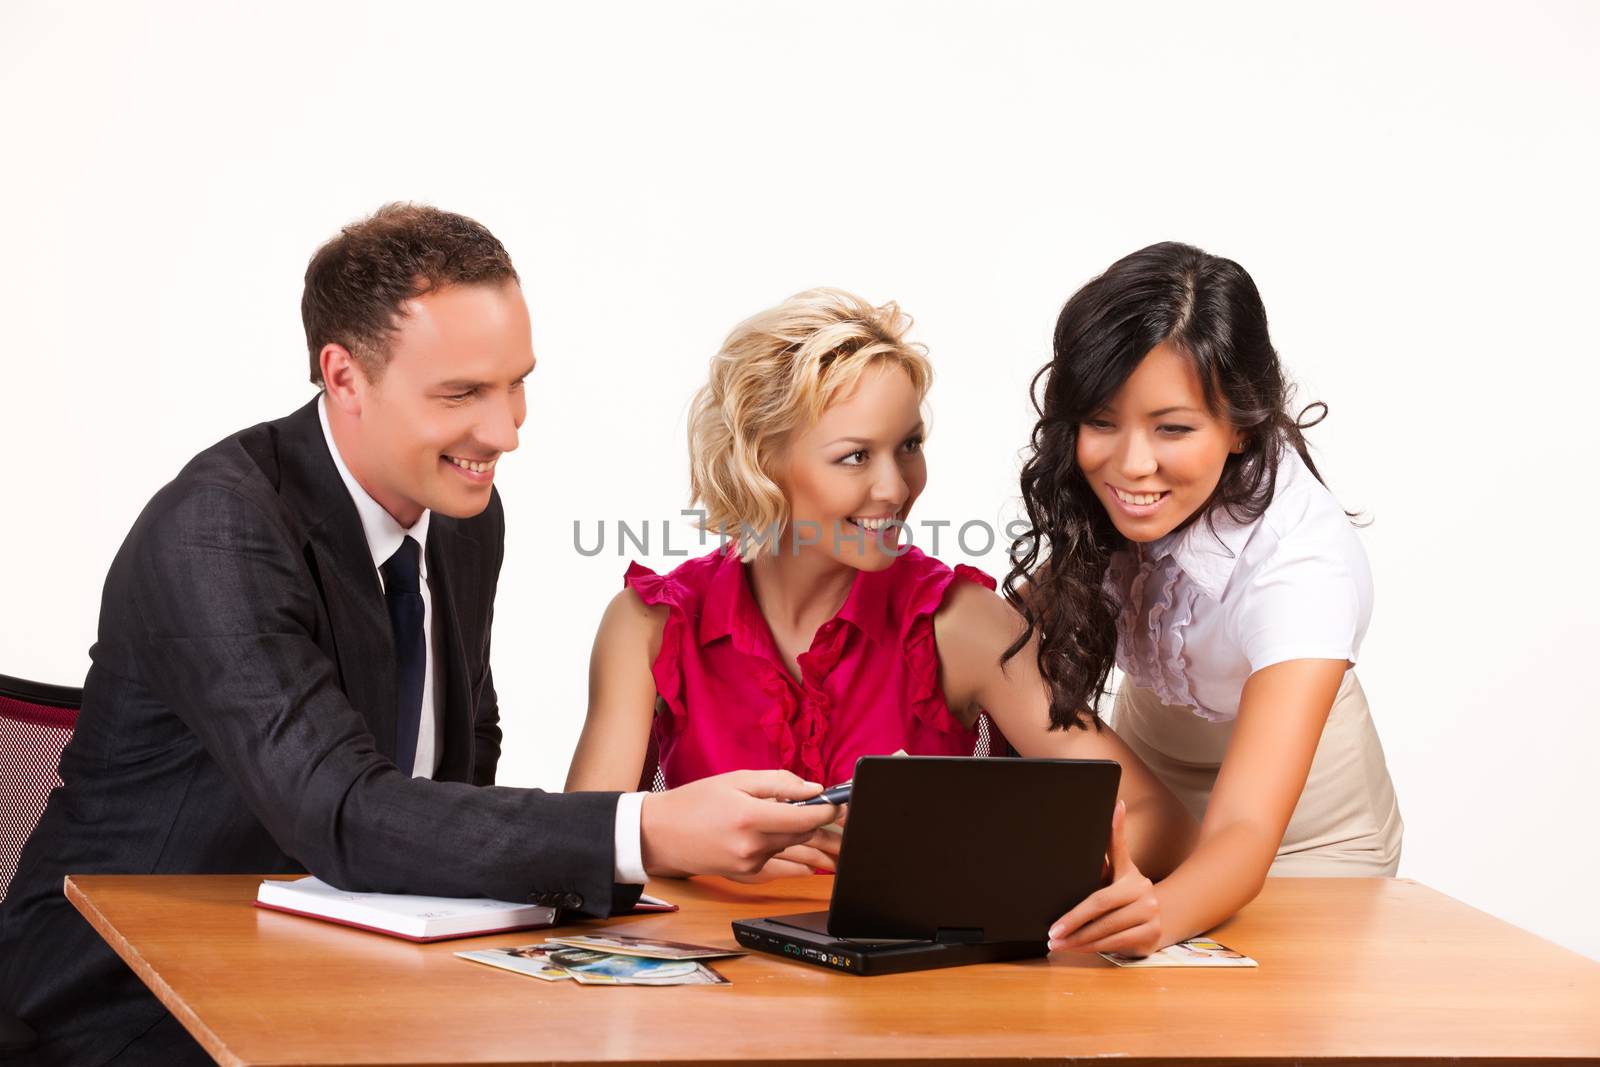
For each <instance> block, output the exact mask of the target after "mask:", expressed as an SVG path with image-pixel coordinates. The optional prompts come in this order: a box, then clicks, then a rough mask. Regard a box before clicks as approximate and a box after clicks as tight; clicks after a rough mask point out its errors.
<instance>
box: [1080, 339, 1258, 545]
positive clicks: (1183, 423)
mask: <svg viewBox="0 0 1600 1067" xmlns="http://www.w3.org/2000/svg"><path fill="white" fill-rule="evenodd" d="M1242 450H1243V443H1242V438H1241V435H1240V434H1239V432H1238V431H1237V430H1236V429H1234V427H1233V426H1232V425H1230V424H1229V423H1228V422H1227V420H1226V419H1222V418H1218V417H1217V416H1215V415H1213V414H1212V413H1211V412H1210V411H1209V410H1208V409H1207V407H1206V399H1205V393H1204V392H1203V391H1202V390H1201V388H1200V377H1199V375H1198V374H1196V373H1195V369H1194V364H1193V363H1192V362H1190V360H1189V358H1188V357H1187V356H1185V355H1184V353H1183V352H1182V351H1181V350H1180V349H1178V348H1177V347H1175V346H1173V345H1170V344H1161V345H1157V346H1156V347H1155V348H1152V349H1151V350H1150V353H1149V354H1148V355H1147V356H1145V357H1144V359H1143V360H1142V361H1140V363H1139V366H1138V367H1136V368H1135V369H1134V372H1133V373H1132V374H1131V375H1129V376H1128V380H1127V381H1125V382H1123V383H1122V388H1121V389H1118V390H1117V392H1116V394H1115V395H1114V396H1112V398H1111V401H1110V403H1108V404H1107V405H1106V406H1105V407H1104V408H1102V409H1101V410H1099V411H1097V412H1095V413H1094V414H1093V415H1091V416H1090V417H1089V418H1088V419H1087V420H1085V421H1084V422H1082V423H1081V424H1079V427H1078V467H1079V469H1081V470H1082V471H1083V473H1084V477H1086V478H1087V479H1088V480H1089V484H1090V485H1091V486H1092V487H1093V488H1094V492H1095V495H1096V496H1098V497H1099V498H1100V503H1101V504H1102V505H1103V506H1104V507H1105V509H1106V511H1107V513H1109V514H1110V516H1111V521H1112V523H1113V524H1115V525H1116V528H1117V530H1118V532H1120V533H1121V534H1122V536H1124V537H1126V538H1127V539H1128V540H1130V541H1155V540H1157V539H1159V538H1162V537H1165V536H1166V535H1167V534H1169V533H1171V532H1172V531H1173V530H1175V529H1177V528H1178V527H1179V526H1180V525H1182V524H1183V522H1184V521H1185V520H1186V519H1188V518H1189V517H1190V516H1191V515H1193V514H1194V513H1195V512H1196V511H1198V510H1200V508H1201V507H1203V506H1204V505H1205V503H1206V501H1207V500H1209V499H1210V498H1211V494H1212V492H1213V491H1215V490H1216V488H1217V483H1218V482H1219V481H1221V480H1222V468H1223V464H1224V463H1226V462H1227V459H1228V455H1229V453H1231V452H1239V451H1242Z"/></svg>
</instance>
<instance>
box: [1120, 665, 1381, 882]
mask: <svg viewBox="0 0 1600 1067" xmlns="http://www.w3.org/2000/svg"><path fill="white" fill-rule="evenodd" d="M1111 725H1112V728H1113V729H1115V730H1116V731H1117V735H1118V736H1119V737H1121V738H1122V739H1123V740H1124V741H1126V742H1127V743H1128V746H1129V747H1130V748H1132V749H1133V750H1134V752H1136V753H1138V755H1139V758H1141V759H1143V760H1144V761H1145V763H1147V764H1149V766H1150V769H1151V770H1152V771H1154V772H1155V773H1156V775H1157V776H1158V777H1159V778H1160V779H1161V780H1162V781H1163V782H1165V783H1166V784H1167V787H1168V788H1169V789H1171V790H1172V791H1173V792H1174V793H1176V794H1177V796H1178V799H1179V800H1182V801H1183V803H1184V805H1185V806H1186V807H1187V808H1188V809H1189V810H1190V811H1191V812H1193V813H1194V817H1195V818H1196V819H1203V818H1204V817H1205V813H1206V803H1207V802H1208V801H1209V800H1210V799H1211V789H1212V787H1213V786H1214V785H1215V784H1216V781H1217V770H1218V768H1219V767H1221V765H1222V757H1223V754H1224V753H1225V752H1226V751H1227V749H1228V740H1229V738H1231V737H1232V736H1233V722H1232V721H1231V720H1230V721H1228V722H1211V721H1209V720H1206V719H1202V718H1201V717H1200V716H1198V715H1196V714H1195V713H1194V712H1193V711H1191V710H1189V709H1188V708H1184V707H1173V706H1171V705H1168V704H1163V703H1161V700H1160V698H1159V697H1157V696H1156V694H1155V691H1154V690H1151V689H1142V688H1140V687H1138V686H1136V685H1133V684H1131V683H1129V682H1127V681H1124V682H1123V684H1122V687H1121V688H1120V689H1119V690H1118V691H1117V701H1116V707H1115V709H1114V710H1113V712H1112V720H1111ZM1404 832H1405V824H1404V823H1403V822H1401V820H1400V806H1399V804H1398V803H1396V801H1395V796H1394V784H1393V783H1392V782H1390V780H1389V768H1388V766H1387V765H1386V764H1385V763H1384V759H1383V746H1382V745H1381V744H1379V743H1378V732H1377V730H1375V729H1374V728H1373V725H1372V716H1371V715H1370V714H1369V713H1368V710H1367V697H1366V694H1365V693H1363V692H1362V691H1361V683H1360V682H1358V681H1357V680H1356V675H1355V672H1354V671H1347V672H1346V673H1345V676H1344V682H1343V683H1342V684H1341V685H1340V686H1339V695H1338V696H1337V697H1336V698H1335V699H1334V702H1333V709H1332V710H1331V711H1330V712H1329V713H1328V724H1327V726H1325V727H1324V728H1323V731H1322V740H1321V741H1319V742H1318V743H1317V754H1316V757H1315V758H1314V759H1313V760H1312V762H1311V773H1310V776H1309V777H1308V778H1307V780H1306V787H1305V790H1304V792H1302V793H1301V794H1300V802H1299V803H1298V804H1297V805H1295V809H1294V815H1293V816H1292V817H1291V818H1290V819H1289V828H1288V829H1287V830H1286V831H1285V832H1284V835H1283V844H1282V845H1280V846H1279V848H1278V858H1277V859H1276V860H1275V861H1274V862H1273V864H1272V868H1271V870H1270V871H1269V872H1268V873H1270V874H1275V875H1291V876H1298V875H1313V876H1327V875H1343V876H1347V877H1362V876H1380V875H1381V876H1393V874H1394V872H1395V868H1396V867H1398V866H1399V865H1400V838H1401V835H1402V834H1403V833H1404Z"/></svg>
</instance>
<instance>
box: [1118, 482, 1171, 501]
mask: <svg viewBox="0 0 1600 1067" xmlns="http://www.w3.org/2000/svg"><path fill="white" fill-rule="evenodd" d="M1111 491H1112V492H1113V493H1116V494H1117V499H1118V500H1120V501H1122V502H1123V503H1124V504H1154V503H1155V502H1156V501H1158V500H1160V499H1161V498H1162V497H1163V496H1165V495H1166V494H1165V493H1126V492H1123V491H1122V490H1121V489H1118V488H1117V487H1116V486H1114V485H1113V486H1112V487H1111Z"/></svg>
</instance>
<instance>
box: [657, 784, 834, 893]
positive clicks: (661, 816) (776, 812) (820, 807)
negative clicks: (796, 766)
mask: <svg viewBox="0 0 1600 1067" xmlns="http://www.w3.org/2000/svg"><path fill="white" fill-rule="evenodd" d="M820 792H822V786H820V785H818V784H816V783H815V782H806V781H802V780H801V779H800V778H799V777H797V776H796V775H793V774H790V773H789V772H788V771H730V772H729V773H727V774H719V775H716V776H715V777H712V778H702V779H700V780H699V781H698V782H690V783H689V784H688V785H685V786H679V787H678V788H677V789H669V790H667V791H666V792H664V793H647V794H645V798H644V804H643V806H642V807H641V808H640V810H639V845H640V852H641V854H642V856H643V859H644V869H645V871H646V872H648V873H650V874H652V875H656V876H658V877H660V876H665V877H669V878H671V877H683V876H685V875H690V874H721V875H727V876H729V877H741V876H743V877H746V878H748V877H749V876H752V875H760V874H762V873H763V872H764V870H765V868H766V867H767V866H768V861H769V860H772V857H773V856H775V855H776V854H777V853H779V852H782V851H783V850H785V849H788V848H791V847H800V846H804V847H805V848H806V849H807V851H806V852H803V853H800V855H804V856H809V854H810V852H811V851H816V850H815V847H814V845H812V843H811V842H812V836H813V835H814V834H815V833H816V832H817V831H818V830H820V829H821V828H822V827H823V826H825V825H826V824H828V823H830V822H833V821H834V820H835V819H836V818H838V817H839V809H838V808H836V807H834V806H833V805H831V804H817V805H813V806H806V807H800V806H797V805H794V804H784V803H781V801H785V800H804V799H806V798H807V797H814V796H816V795H817V794H818V793H820ZM817 854H818V855H823V854H822V853H821V852H818V853H817ZM775 862H777V863H779V864H784V865H785V866H783V867H782V868H781V870H780V873H776V874H773V875H772V877H781V876H782V875H783V874H789V873H793V874H808V873H810V868H809V867H807V866H805V865H804V863H803V862H801V863H794V862H791V861H788V860H780V861H775Z"/></svg>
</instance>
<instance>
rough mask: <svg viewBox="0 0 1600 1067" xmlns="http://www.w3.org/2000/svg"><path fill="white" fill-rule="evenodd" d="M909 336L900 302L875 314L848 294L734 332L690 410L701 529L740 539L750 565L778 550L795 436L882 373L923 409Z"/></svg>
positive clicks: (923, 390)
mask: <svg viewBox="0 0 1600 1067" xmlns="http://www.w3.org/2000/svg"><path fill="white" fill-rule="evenodd" d="M910 328H911V318H910V316H908V315H906V314H905V313H904V312H902V311H901V310H900V308H899V306H898V305H897V304H895V303H894V302H893V301H890V302H889V303H887V304H884V305H882V306H880V307H874V306H873V305H871V304H869V303H867V302H866V301H865V300H863V299H861V298H860V297H858V296H855V295H854V294H851V293H847V292H845V291H844V290H842V289H807V290H806V291H805V292H803V293H796V294H795V295H794V296H791V297H790V298H789V299H787V300H785V301H784V302H783V303H781V304H779V305H778V306H776V307H773V308H768V309H767V310H766V311H763V312H760V313H759V314H756V315H752V316H751V317H750V318H748V319H745V320H744V321H743V322H741V323H739V325H737V326H735V327H734V328H733V331H732V332H731V333H729V334H728V338H727V340H725V341H724V342H723V343H722V348H721V349H720V350H719V351H718V352H717V354H716V355H715V356H714V357H712V360H711V375H710V378H709V379H708V380H707V382H706V384H705V385H704V386H702V387H701V388H700V391H699V392H697V393H696V394H695V397H694V402H693V404H692V406H691V408H690V411H689V486H690V499H691V503H698V504H700V505H702V506H703V508H704V509H705V517H704V519H703V521H702V526H703V527H704V528H705V529H707V530H712V531H716V532H718V533H720V534H722V535H723V536H724V537H725V538H732V539H733V540H735V541H736V542H737V544H738V549H739V552H740V554H741V555H742V556H743V558H744V559H745V560H746V561H749V560H751V559H754V558H755V557H756V556H758V555H760V554H761V553H762V551H775V550H776V548H777V541H778V538H777V537H775V536H771V533H772V532H775V531H778V530H780V529H782V528H783V526H784V525H786V524H787V522H788V520H789V502H788V501H787V500H786V499H785V498H784V495H783V490H782V489H781V488H779V486H778V484H777V482H776V481H774V479H773V476H772V475H773V469H774V464H775V463H776V462H777V460H778V459H779V457H780V456H781V455H782V454H783V451H784V448H785V446H786V445H787V443H788V441H789V438H790V436H791V435H792V434H793V433H795V432H796V431H797V430H802V429H805V428H807V427H809V426H811V425H813V424H814V423H815V422H816V421H817V420H818V419H819V418H821V416H822V413H823V411H824V410H826V409H827V407H828V405H829V404H831V403H833V402H834V401H835V400H836V399H839V398H841V397H843V396H846V395H848V394H849V392H850V391H851V389H853V388H854V387H855V385H856V383H857V382H858V381H859V380H860V379H861V375H862V374H863V373H864V372H866V371H867V370H868V369H869V368H871V367H875V366H878V365H880V364H884V365H892V366H897V367H899V368H901V369H902V370H904V371H905V372H906V374H907V375H908V376H909V377H910V378H911V383H912V385H913V386H914V387H915V388H916V390H917V400H918V403H921V401H922V399H923V398H924V397H926V396H927V394H928V387H929V386H930V385H932V384H933V367H932V365H931V364H930V363H929V362H928V356H927V350H926V349H925V348H924V347H923V346H922V345H920V344H914V343H911V342H908V341H906V340H905V334H906V332H907V331H908V330H909V329H910ZM752 535H754V536H752ZM763 535H765V536H763Z"/></svg>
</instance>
